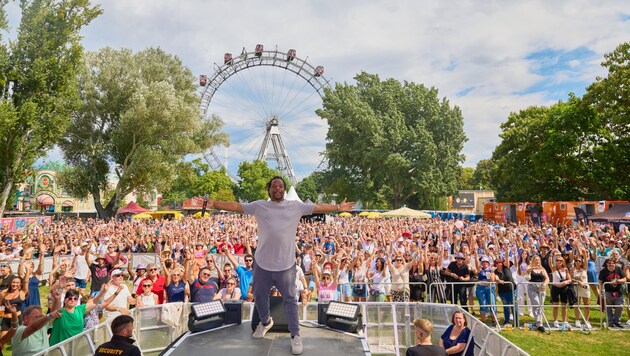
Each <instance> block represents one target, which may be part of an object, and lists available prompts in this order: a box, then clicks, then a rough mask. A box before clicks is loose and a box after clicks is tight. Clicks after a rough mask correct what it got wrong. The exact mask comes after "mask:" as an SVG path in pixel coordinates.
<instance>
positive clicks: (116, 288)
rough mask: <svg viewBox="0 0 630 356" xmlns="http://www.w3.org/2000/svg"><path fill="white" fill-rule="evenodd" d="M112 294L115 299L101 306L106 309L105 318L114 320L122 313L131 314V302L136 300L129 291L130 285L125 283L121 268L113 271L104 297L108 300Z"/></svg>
mask: <svg viewBox="0 0 630 356" xmlns="http://www.w3.org/2000/svg"><path fill="white" fill-rule="evenodd" d="M112 295H113V296H114V299H113V300H112V301H111V302H110V303H109V304H108V305H106V306H101V308H102V309H103V310H104V311H105V319H106V320H107V321H108V322H110V321H112V320H114V319H115V318H116V317H117V316H119V315H121V314H122V315H127V314H129V304H135V302H136V300H135V298H134V297H133V296H132V295H131V292H130V291H129V287H127V285H126V284H124V283H123V274H122V271H121V270H120V269H119V268H117V269H115V270H113V271H112V275H111V283H110V285H109V286H108V288H107V292H106V293H105V296H104V298H105V299H106V300H107V299H109V298H110V297H111V296H112Z"/></svg>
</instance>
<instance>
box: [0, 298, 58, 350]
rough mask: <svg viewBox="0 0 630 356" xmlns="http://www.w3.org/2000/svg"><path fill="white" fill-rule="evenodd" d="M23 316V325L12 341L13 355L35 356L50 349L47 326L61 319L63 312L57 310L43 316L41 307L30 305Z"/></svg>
mask: <svg viewBox="0 0 630 356" xmlns="http://www.w3.org/2000/svg"><path fill="white" fill-rule="evenodd" d="M16 315H17V314H16ZM22 316H23V319H22V325H21V326H20V327H18V328H17V330H16V331H15V334H14V335H13V338H12V339H11V348H12V352H13V355H20V356H33V355H35V354H37V353H39V352H41V351H44V350H46V349H47V348H49V347H50V344H49V342H48V334H47V332H46V331H47V328H45V326H46V325H48V324H49V323H51V322H52V321H53V320H55V319H57V318H59V317H61V312H60V311H59V310H55V311H53V312H50V313H49V314H46V315H43V314H42V308H41V307H40V306H39V305H29V306H28V307H26V309H24V312H23V313H22Z"/></svg>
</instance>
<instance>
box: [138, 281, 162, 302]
mask: <svg viewBox="0 0 630 356" xmlns="http://www.w3.org/2000/svg"><path fill="white" fill-rule="evenodd" d="M152 288H153V282H152V281H151V279H149V278H145V279H144V280H143V281H142V294H139V295H136V307H137V308H143V307H149V306H155V305H158V302H159V298H158V296H157V295H156V294H155V293H153V291H152V290H151V289H152Z"/></svg>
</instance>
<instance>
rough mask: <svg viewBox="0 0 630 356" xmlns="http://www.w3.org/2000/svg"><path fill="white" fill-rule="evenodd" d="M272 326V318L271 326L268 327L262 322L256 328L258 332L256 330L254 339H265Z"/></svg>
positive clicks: (253, 335)
mask: <svg viewBox="0 0 630 356" xmlns="http://www.w3.org/2000/svg"><path fill="white" fill-rule="evenodd" d="M272 326H273V319H272V318H271V317H269V324H268V325H267V326H265V325H263V323H262V321H261V322H259V323H258V326H256V330H254V333H253V334H252V338H254V339H262V338H263V337H265V334H266V333H267V331H269V330H270V329H271V327H272Z"/></svg>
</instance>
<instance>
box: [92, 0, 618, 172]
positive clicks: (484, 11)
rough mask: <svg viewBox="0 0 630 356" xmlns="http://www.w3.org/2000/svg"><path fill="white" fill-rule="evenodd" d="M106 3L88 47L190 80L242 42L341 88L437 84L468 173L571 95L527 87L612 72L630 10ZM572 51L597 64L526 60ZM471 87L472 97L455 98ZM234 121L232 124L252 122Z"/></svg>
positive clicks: (584, 2)
mask: <svg viewBox="0 0 630 356" xmlns="http://www.w3.org/2000/svg"><path fill="white" fill-rule="evenodd" d="M101 6H102V7H103V9H104V11H105V13H104V14H103V15H102V16H101V17H99V18H98V19H96V20H95V21H94V23H93V24H92V25H90V26H89V27H88V28H87V29H86V30H85V31H84V35H85V40H84V43H85V46H86V48H87V49H90V50H96V49H98V48H101V47H103V46H106V45H109V46H112V47H114V48H120V47H127V48H132V49H134V50H142V49H144V48H146V47H148V46H160V47H162V48H163V49H165V50H166V51H169V52H171V53H175V54H176V55H178V56H179V57H180V58H181V59H182V60H183V62H184V63H185V64H186V65H188V66H189V67H190V68H191V69H192V70H193V72H195V73H197V74H201V73H206V74H210V72H211V69H212V64H213V62H217V63H221V62H222V58H223V53H224V52H232V53H234V54H238V53H240V51H241V48H242V47H243V46H245V47H246V48H247V49H248V50H252V49H253V47H254V46H255V45H256V44H257V43H262V44H264V45H265V46H266V48H267V49H269V48H274V47H275V46H276V45H277V46H278V48H279V49H280V50H283V51H286V50H288V49H290V48H295V49H296V50H297V52H298V56H299V57H301V58H305V57H307V56H308V57H309V62H310V63H312V64H314V65H320V64H321V65H324V66H325V67H326V76H327V77H329V78H333V80H334V81H347V82H352V78H353V77H354V76H355V75H356V73H358V72H359V71H361V70H365V71H368V72H371V73H377V74H379V75H380V76H381V78H388V77H394V78H396V79H398V80H401V81H402V80H407V81H413V82H416V83H424V84H425V85H427V86H435V87H436V88H438V89H439V90H440V95H441V96H446V97H447V98H448V99H449V100H450V102H451V103H452V104H453V105H458V106H460V107H461V109H462V112H463V115H464V119H465V130H466V133H467V135H468V137H469V141H468V143H467V144H466V145H465V149H464V153H465V154H466V156H467V160H466V162H465V165H467V166H474V165H475V164H476V162H477V161H478V160H479V159H483V158H488V157H490V155H491V153H492V150H493V149H494V147H495V145H496V144H498V143H499V139H498V134H499V132H500V129H499V125H500V123H501V122H503V121H505V120H506V118H507V115H508V114H509V112H511V111H518V110H520V109H523V108H525V107H527V106H529V105H548V104H550V103H553V102H556V101H557V100H559V99H563V98H564V97H566V94H567V93H557V92H555V91H553V90H552V91H549V92H546V91H540V92H528V91H527V89H528V88H531V87H532V86H535V85H536V84H537V83H541V82H553V83H556V84H559V85H561V84H562V83H565V82H569V83H571V85H574V86H575V88H573V87H572V88H571V89H570V90H569V91H576V92H579V91H583V89H584V87H585V86H586V85H587V84H588V83H589V82H592V81H593V80H594V79H595V77H596V76H598V75H603V74H605V72H604V70H603V69H602V68H601V67H600V65H599V64H600V62H601V61H602V59H603V54H604V53H607V52H610V51H612V50H613V49H614V48H615V47H616V46H617V45H618V44H620V43H621V42H623V41H627V40H628V38H630V26H628V21H627V20H626V21H625V22H624V20H623V17H622V15H624V14H625V15H626V16H627V15H628V14H629V13H630V2H628V1H625V0H613V1H601V0H578V1H552V2H550V1H545V0H536V1H495V2H480V1H472V0H471V1H439V0H436V1H411V0H406V1H396V2H388V1H376V0H372V1H352V0H351V1H344V2H334V3H333V2H323V1H307V0H298V1H280V0H272V1H253V0H252V1H238V0H237V1H206V0H204V1H202V0H187V1H170V0H134V1H123V0H108V1H101ZM577 48H585V49H587V50H589V51H592V52H593V53H595V57H596V58H586V59H580V58H576V59H573V60H572V61H570V62H568V63H567V68H564V70H561V71H559V72H557V73H552V74H550V75H548V76H545V75H542V74H537V73H536V72H534V70H535V68H536V67H537V66H538V65H539V63H537V62H536V59H534V58H530V59H528V55H530V54H531V53H534V52H537V51H541V50H545V49H553V50H556V51H572V50H575V49H577ZM580 82H581V83H580ZM222 89H223V88H222ZM467 89H468V90H469V91H468V93H467V94H466V95H465V96H461V97H458V96H457V95H456V94H457V93H460V92H462V91H463V90H467ZM521 92H525V93H526V94H522V95H521V94H518V93H521ZM233 114H234V115H230V116H231V119H233V120H235V121H234V122H235V123H236V122H238V120H241V119H244V116H245V115H242V116H243V117H239V115H240V114H239V115H237V114H238V110H237V111H236V112H234V113H233ZM241 114H243V113H241ZM291 129H292V128H291ZM320 129H321V128H320ZM287 130H288V128H287ZM320 134H321V133H320ZM288 135H289V136H293V135H294V134H288ZM315 136H316V135H312V136H309V137H315ZM320 136H321V135H320ZM323 136H324V137H325V132H324V135H323ZM302 147H303V148H301V149H300V150H299V152H300V157H299V159H302V158H303V157H309V152H308V151H307V150H306V149H305V148H304V147H310V146H309V145H308V144H303V145H302ZM321 147H323V142H322V143H321ZM296 151H297V149H296ZM290 153H291V154H293V153H292V152H290ZM309 158H310V160H311V161H313V159H312V157H309ZM317 158H318V159H319V157H317ZM297 159H298V158H297V157H296V160H297ZM318 159H317V160H318Z"/></svg>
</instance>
